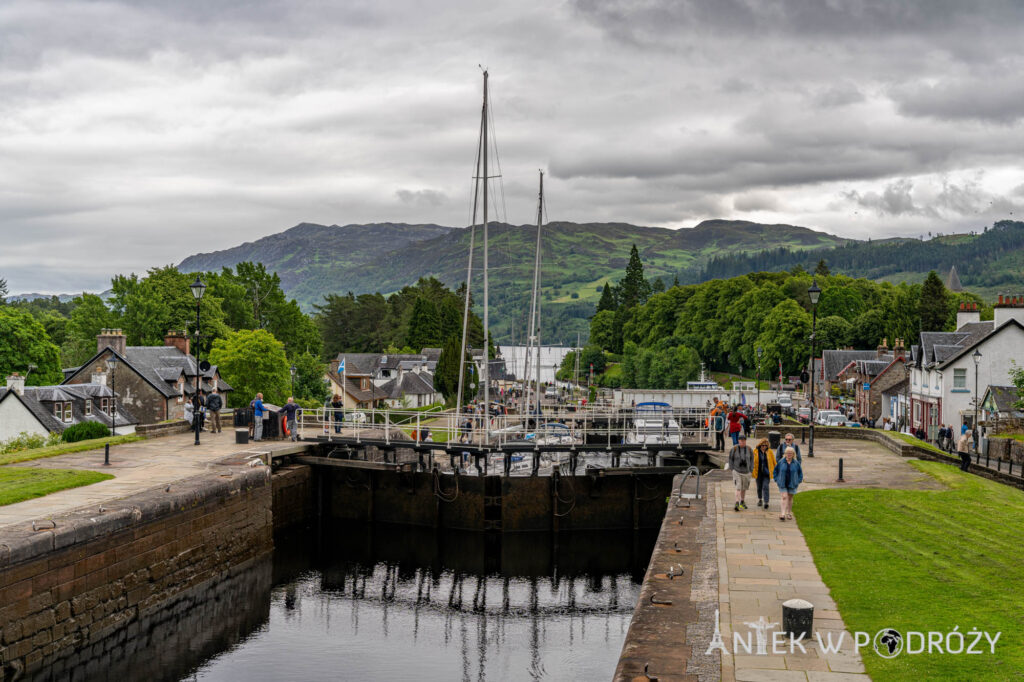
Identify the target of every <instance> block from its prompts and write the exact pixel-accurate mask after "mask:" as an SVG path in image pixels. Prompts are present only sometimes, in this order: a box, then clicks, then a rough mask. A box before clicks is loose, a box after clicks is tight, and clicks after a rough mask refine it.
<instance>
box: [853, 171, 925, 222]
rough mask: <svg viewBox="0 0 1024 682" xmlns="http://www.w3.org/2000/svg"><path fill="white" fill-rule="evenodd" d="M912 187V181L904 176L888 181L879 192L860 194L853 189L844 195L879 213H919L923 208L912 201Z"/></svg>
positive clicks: (893, 214)
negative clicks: (894, 180)
mask: <svg viewBox="0 0 1024 682" xmlns="http://www.w3.org/2000/svg"><path fill="white" fill-rule="evenodd" d="M913 189H914V183H913V182H911V181H910V180H907V179H906V178H904V179H901V180H897V181H896V182H893V183H890V184H889V185H887V186H886V187H885V189H884V190H882V192H881V193H878V192H866V193H863V194H862V193H860V192H858V191H856V190H854V191H851V192H848V193H846V197H847V198H848V199H849V200H850V201H853V202H855V203H856V204H858V205H860V206H863V207H864V208H870V209H874V210H875V211H877V212H878V214H879V215H887V216H901V215H920V214H922V213H924V210H923V209H922V208H920V207H919V206H917V205H916V204H915V203H914V198H913V197H912V196H911V190H913Z"/></svg>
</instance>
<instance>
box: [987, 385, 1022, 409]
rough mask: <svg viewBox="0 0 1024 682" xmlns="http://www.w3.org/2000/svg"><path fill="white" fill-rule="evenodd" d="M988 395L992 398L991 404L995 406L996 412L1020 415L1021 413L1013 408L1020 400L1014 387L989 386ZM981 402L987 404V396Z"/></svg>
mask: <svg viewBox="0 0 1024 682" xmlns="http://www.w3.org/2000/svg"><path fill="white" fill-rule="evenodd" d="M988 393H989V395H991V396H992V402H994V403H995V404H996V411H997V412H1008V413H1010V414H1014V415H1019V414H1021V411H1020V410H1018V409H1017V408H1015V407H1014V406H1013V404H1014V403H1015V402H1017V401H1018V400H1019V399H1020V398H1019V397H1018V395H1017V387H1016V386H989V387H988ZM983 402H988V396H986V397H985V401H983Z"/></svg>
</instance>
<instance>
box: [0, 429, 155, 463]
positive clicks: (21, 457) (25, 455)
mask: <svg viewBox="0 0 1024 682" xmlns="http://www.w3.org/2000/svg"><path fill="white" fill-rule="evenodd" d="M144 439H145V436H138V435H136V434H134V433H133V434H130V435H127V436H115V437H113V438H110V437H108V438H94V439H92V440H80V441H78V442H77V443H61V444H59V445H51V446H49V447H45V448H34V449H32V450H19V451H18V452H10V453H7V454H5V455H0V464H14V463H16V462H28V461H30V460H33V459H40V458H43V457H56V456H57V455H66V454H69V453H72V452H84V451H86V450H96V449H98V448H102V447H103V446H104V445H105V444H107V443H110V444H111V445H120V444H122V443H134V442H135V441H138V440H144Z"/></svg>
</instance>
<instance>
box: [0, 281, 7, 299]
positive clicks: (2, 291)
mask: <svg viewBox="0 0 1024 682" xmlns="http://www.w3.org/2000/svg"><path fill="white" fill-rule="evenodd" d="M0 305H7V280H6V279H2V278H0Z"/></svg>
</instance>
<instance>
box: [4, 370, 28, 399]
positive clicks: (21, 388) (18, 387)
mask: <svg viewBox="0 0 1024 682" xmlns="http://www.w3.org/2000/svg"><path fill="white" fill-rule="evenodd" d="M7 388H9V389H10V390H12V391H14V392H15V393H17V394H18V395H25V377H23V376H21V375H20V374H18V373H17V372H15V373H14V374H12V375H11V376H9V377H7Z"/></svg>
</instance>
